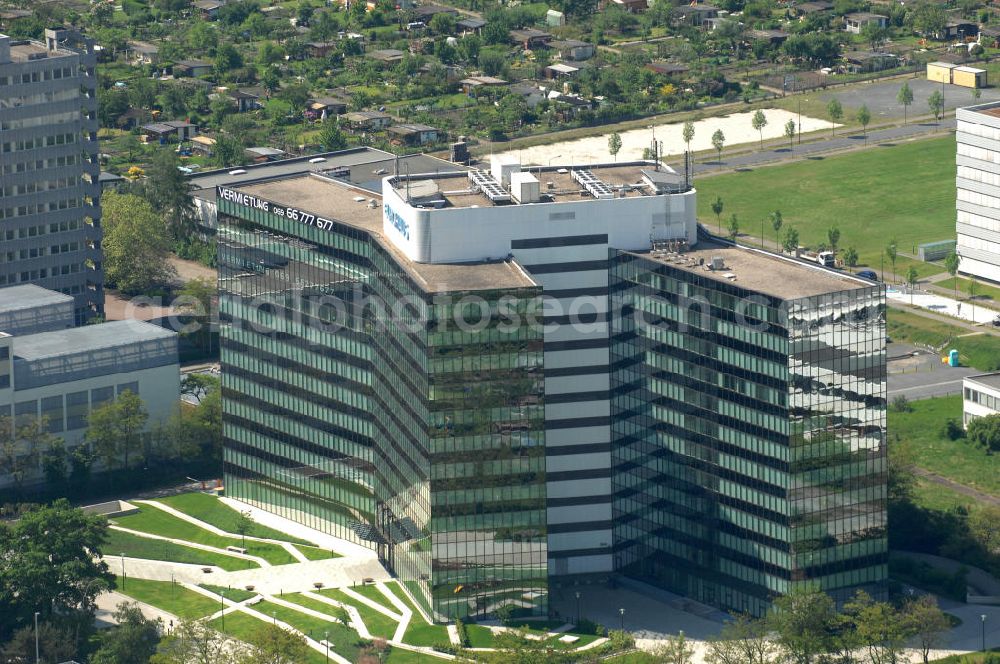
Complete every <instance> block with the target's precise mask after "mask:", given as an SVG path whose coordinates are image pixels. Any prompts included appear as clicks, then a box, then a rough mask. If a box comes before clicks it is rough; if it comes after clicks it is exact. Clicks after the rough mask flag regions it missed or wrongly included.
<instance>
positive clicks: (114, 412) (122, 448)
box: [84, 390, 149, 468]
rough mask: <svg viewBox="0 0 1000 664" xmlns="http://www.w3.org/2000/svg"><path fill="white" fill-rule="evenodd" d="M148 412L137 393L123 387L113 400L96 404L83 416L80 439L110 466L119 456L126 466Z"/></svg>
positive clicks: (137, 441)
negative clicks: (85, 416)
mask: <svg viewBox="0 0 1000 664" xmlns="http://www.w3.org/2000/svg"><path fill="white" fill-rule="evenodd" d="M148 419H149V413H148V412H146V407H145V406H144V405H143V403H142V399H140V398H139V395H137V394H133V393H132V391H131V390H125V391H123V392H122V393H121V394H119V395H118V398H116V399H115V400H113V401H109V402H108V403H106V404H103V405H101V406H97V407H96V408H94V409H93V410H92V411H90V416H89V417H87V431H86V433H84V439H85V440H86V441H87V443H89V444H91V445H93V446H94V449H95V451H96V452H97V454H98V455H100V456H101V457H102V458H103V459H104V461H105V463H106V464H107V466H108V467H109V468H110V467H111V466H112V465H113V464H114V462H115V461H117V460H119V459H121V467H122V468H128V457H129V452H131V451H132V450H134V449H135V448H136V447H138V445H139V442H140V435H141V433H142V430H143V428H144V427H145V426H146V421H147V420H148Z"/></svg>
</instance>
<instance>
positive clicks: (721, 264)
mask: <svg viewBox="0 0 1000 664" xmlns="http://www.w3.org/2000/svg"><path fill="white" fill-rule="evenodd" d="M708 269H710V270H713V271H718V270H725V269H726V259H725V258H723V257H722V256H712V262H711V263H710V264H709V266H708Z"/></svg>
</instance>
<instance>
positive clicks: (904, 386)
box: [887, 343, 982, 401]
mask: <svg viewBox="0 0 1000 664" xmlns="http://www.w3.org/2000/svg"><path fill="white" fill-rule="evenodd" d="M913 352H916V355H908V354H909V353H913ZM888 355H889V362H888V370H889V376H888V386H887V388H888V389H887V393H888V398H889V399H890V400H892V399H893V398H894V397H897V396H899V395H903V396H905V397H906V398H907V399H909V400H910V401H916V400H918V399H928V398H930V397H941V396H947V395H950V394H960V393H961V392H962V379H963V378H964V377H965V376H973V375H975V374H978V373H982V372H981V371H978V370H976V369H973V368H971V367H949V366H948V365H946V364H944V363H942V362H941V358H940V357H938V354H937V353H933V352H931V351H929V350H924V349H919V348H916V347H915V346H911V345H909V344H900V343H892V344H889V349H888Z"/></svg>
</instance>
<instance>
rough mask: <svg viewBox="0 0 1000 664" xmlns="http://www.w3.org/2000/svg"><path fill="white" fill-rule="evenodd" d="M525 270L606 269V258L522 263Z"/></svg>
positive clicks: (536, 272) (543, 271)
mask: <svg viewBox="0 0 1000 664" xmlns="http://www.w3.org/2000/svg"><path fill="white" fill-rule="evenodd" d="M523 267H524V269H525V270H527V271H528V272H530V273H531V274H553V273H556V272H587V271H591V270H607V269H608V261H607V259H606V258H605V259H602V260H597V261H571V262H568V263H538V264H537V265H524V266H523Z"/></svg>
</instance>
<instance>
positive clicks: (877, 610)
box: [844, 590, 907, 664]
mask: <svg viewBox="0 0 1000 664" xmlns="http://www.w3.org/2000/svg"><path fill="white" fill-rule="evenodd" d="M844 613H845V615H846V616H847V617H848V618H849V619H850V621H851V625H852V628H853V629H852V632H853V636H854V639H855V644H856V645H857V646H858V647H860V648H862V649H863V650H864V651H866V652H867V654H868V659H869V660H870V661H871V662H872V664H890V663H892V664H895V662H898V661H900V660H901V658H902V654H903V649H904V648H903V645H904V642H905V641H906V637H907V633H906V623H905V621H904V619H903V616H902V615H901V614H900V613H899V612H898V611H896V609H895V608H894V607H893V606H892V605H891V604H889V603H888V602H876V601H874V600H872V598H871V597H869V596H868V594H867V593H865V592H864V591H863V590H859V591H858V592H857V593H855V594H854V597H853V598H851V599H850V600H849V601H848V602H846V603H845V604H844Z"/></svg>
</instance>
